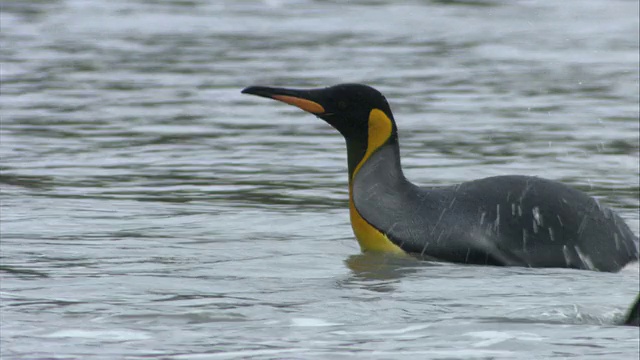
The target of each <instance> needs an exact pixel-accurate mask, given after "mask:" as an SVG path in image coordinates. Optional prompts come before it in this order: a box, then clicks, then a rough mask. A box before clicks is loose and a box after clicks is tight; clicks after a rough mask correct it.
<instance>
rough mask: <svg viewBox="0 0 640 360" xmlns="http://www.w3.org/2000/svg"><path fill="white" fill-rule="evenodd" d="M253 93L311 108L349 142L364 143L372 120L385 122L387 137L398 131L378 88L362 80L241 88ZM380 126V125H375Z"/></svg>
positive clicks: (304, 108) (313, 112) (246, 92)
mask: <svg viewBox="0 0 640 360" xmlns="http://www.w3.org/2000/svg"><path fill="white" fill-rule="evenodd" d="M242 93H243V94H252V95H257V96H262V97H266V98H271V99H275V100H279V101H282V102H284V103H287V104H290V105H294V106H297V107H299V108H300V109H302V110H305V111H307V112H310V113H312V114H314V115H316V116H317V117H319V118H321V119H323V120H324V121H326V122H327V123H329V124H330V125H331V126H333V127H334V128H335V129H336V130H338V131H339V132H340V133H341V134H342V135H343V136H344V137H345V139H346V140H347V144H349V143H350V142H355V143H361V144H363V145H364V146H365V147H366V143H367V138H368V137H369V132H370V131H376V129H377V127H376V126H375V125H376V124H373V122H379V121H381V120H380V118H385V119H384V120H382V121H385V122H387V123H388V124H387V125H388V126H385V130H381V131H388V132H389V134H388V136H387V137H391V136H392V135H395V134H396V132H397V129H396V125H395V121H394V120H393V114H392V113H391V109H390V107H389V103H388V102H387V100H386V99H385V97H384V95H382V94H381V93H380V92H379V91H378V90H376V89H374V88H372V87H370V86H367V85H362V84H340V85H335V86H331V87H327V88H321V89H287V88H275V87H265V86H250V87H248V88H246V89H244V90H242ZM378 130H380V129H378Z"/></svg>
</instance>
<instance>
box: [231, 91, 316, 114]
mask: <svg viewBox="0 0 640 360" xmlns="http://www.w3.org/2000/svg"><path fill="white" fill-rule="evenodd" d="M320 91H321V90H299V89H285V88H273V87H267V86H249V87H248V88H245V89H244V90H242V93H243V94H251V95H257V96H262V97H266V98H270V99H274V100H278V101H282V102H283V103H286V104H289V105H293V106H296V107H299V108H300V109H302V110H304V111H307V112H310V113H312V114H315V115H321V114H324V113H325V110H324V107H323V106H322V105H320V104H319V103H318V98H319V96H318V95H319V94H318V93H319V92H320Z"/></svg>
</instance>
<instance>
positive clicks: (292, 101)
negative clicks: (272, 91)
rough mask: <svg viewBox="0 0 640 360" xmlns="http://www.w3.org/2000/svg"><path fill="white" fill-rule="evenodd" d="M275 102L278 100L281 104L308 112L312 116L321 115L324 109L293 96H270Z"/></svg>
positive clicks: (315, 103)
mask: <svg viewBox="0 0 640 360" xmlns="http://www.w3.org/2000/svg"><path fill="white" fill-rule="evenodd" d="M272 97H273V98H274V99H276V100H280V101H282V102H283V103H287V104H289V105H293V106H297V107H299V108H300V109H302V110H304V111H308V112H310V113H312V114H322V113H323V112H324V108H323V107H322V105H320V104H318V103H317V102H313V101H311V100H307V99H301V98H298V97H295V96H287V95H273V96H272Z"/></svg>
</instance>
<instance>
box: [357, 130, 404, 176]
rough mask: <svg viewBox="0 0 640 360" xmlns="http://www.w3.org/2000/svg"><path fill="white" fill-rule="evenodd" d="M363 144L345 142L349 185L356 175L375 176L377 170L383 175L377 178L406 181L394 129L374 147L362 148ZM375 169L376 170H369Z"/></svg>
mask: <svg viewBox="0 0 640 360" xmlns="http://www.w3.org/2000/svg"><path fill="white" fill-rule="evenodd" d="M363 148H365V147H363V146H358V144H353V143H351V144H350V143H349V142H347V161H348V164H349V185H350V188H351V186H352V185H353V183H354V181H355V179H356V177H358V178H359V179H360V178H363V177H376V176H379V174H378V173H379V172H382V173H384V175H385V176H384V177H383V178H380V179H378V180H385V179H388V180H393V181H394V182H396V181H407V180H406V178H405V176H404V173H403V172H402V166H401V163H400V146H399V144H398V136H397V134H396V132H395V131H394V132H393V133H392V134H391V136H390V137H389V139H388V140H387V141H386V142H385V143H384V144H382V145H381V146H378V147H377V148H374V149H371V148H369V149H366V150H363ZM372 169H376V171H373V172H372V171H371V170H372Z"/></svg>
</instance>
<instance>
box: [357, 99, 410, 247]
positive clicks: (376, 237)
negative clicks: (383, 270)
mask: <svg viewBox="0 0 640 360" xmlns="http://www.w3.org/2000/svg"><path fill="white" fill-rule="evenodd" d="M392 131H393V124H392V123H391V119H389V117H388V116H387V115H386V114H385V113H384V112H383V111H381V110H378V109H373V110H371V112H370V113H369V132H368V140H367V151H366V152H365V154H364V156H363V157H362V160H360V162H359V163H358V165H357V166H356V168H355V170H354V171H353V176H352V178H351V179H349V215H350V217H351V227H352V228H353V233H354V234H355V236H356V238H357V239H358V243H359V244H360V248H361V249H362V251H365V252H366V251H376V252H388V253H396V254H403V253H404V250H402V249H401V248H400V247H399V246H398V245H396V244H394V243H393V242H391V240H389V238H388V237H387V236H386V235H385V234H383V233H382V232H381V231H380V230H378V229H376V228H375V227H373V226H372V225H371V224H369V223H368V222H367V220H365V219H364V218H363V217H362V216H361V215H360V213H359V212H358V209H356V205H355V203H354V201H353V185H352V184H353V180H354V179H355V177H356V175H357V174H358V171H359V170H360V168H361V167H362V165H364V163H365V162H367V160H369V158H370V157H371V155H372V154H373V153H374V151H376V150H377V149H378V148H379V147H380V146H382V145H384V143H385V142H387V140H388V139H389V137H390V136H391V132H392Z"/></svg>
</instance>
